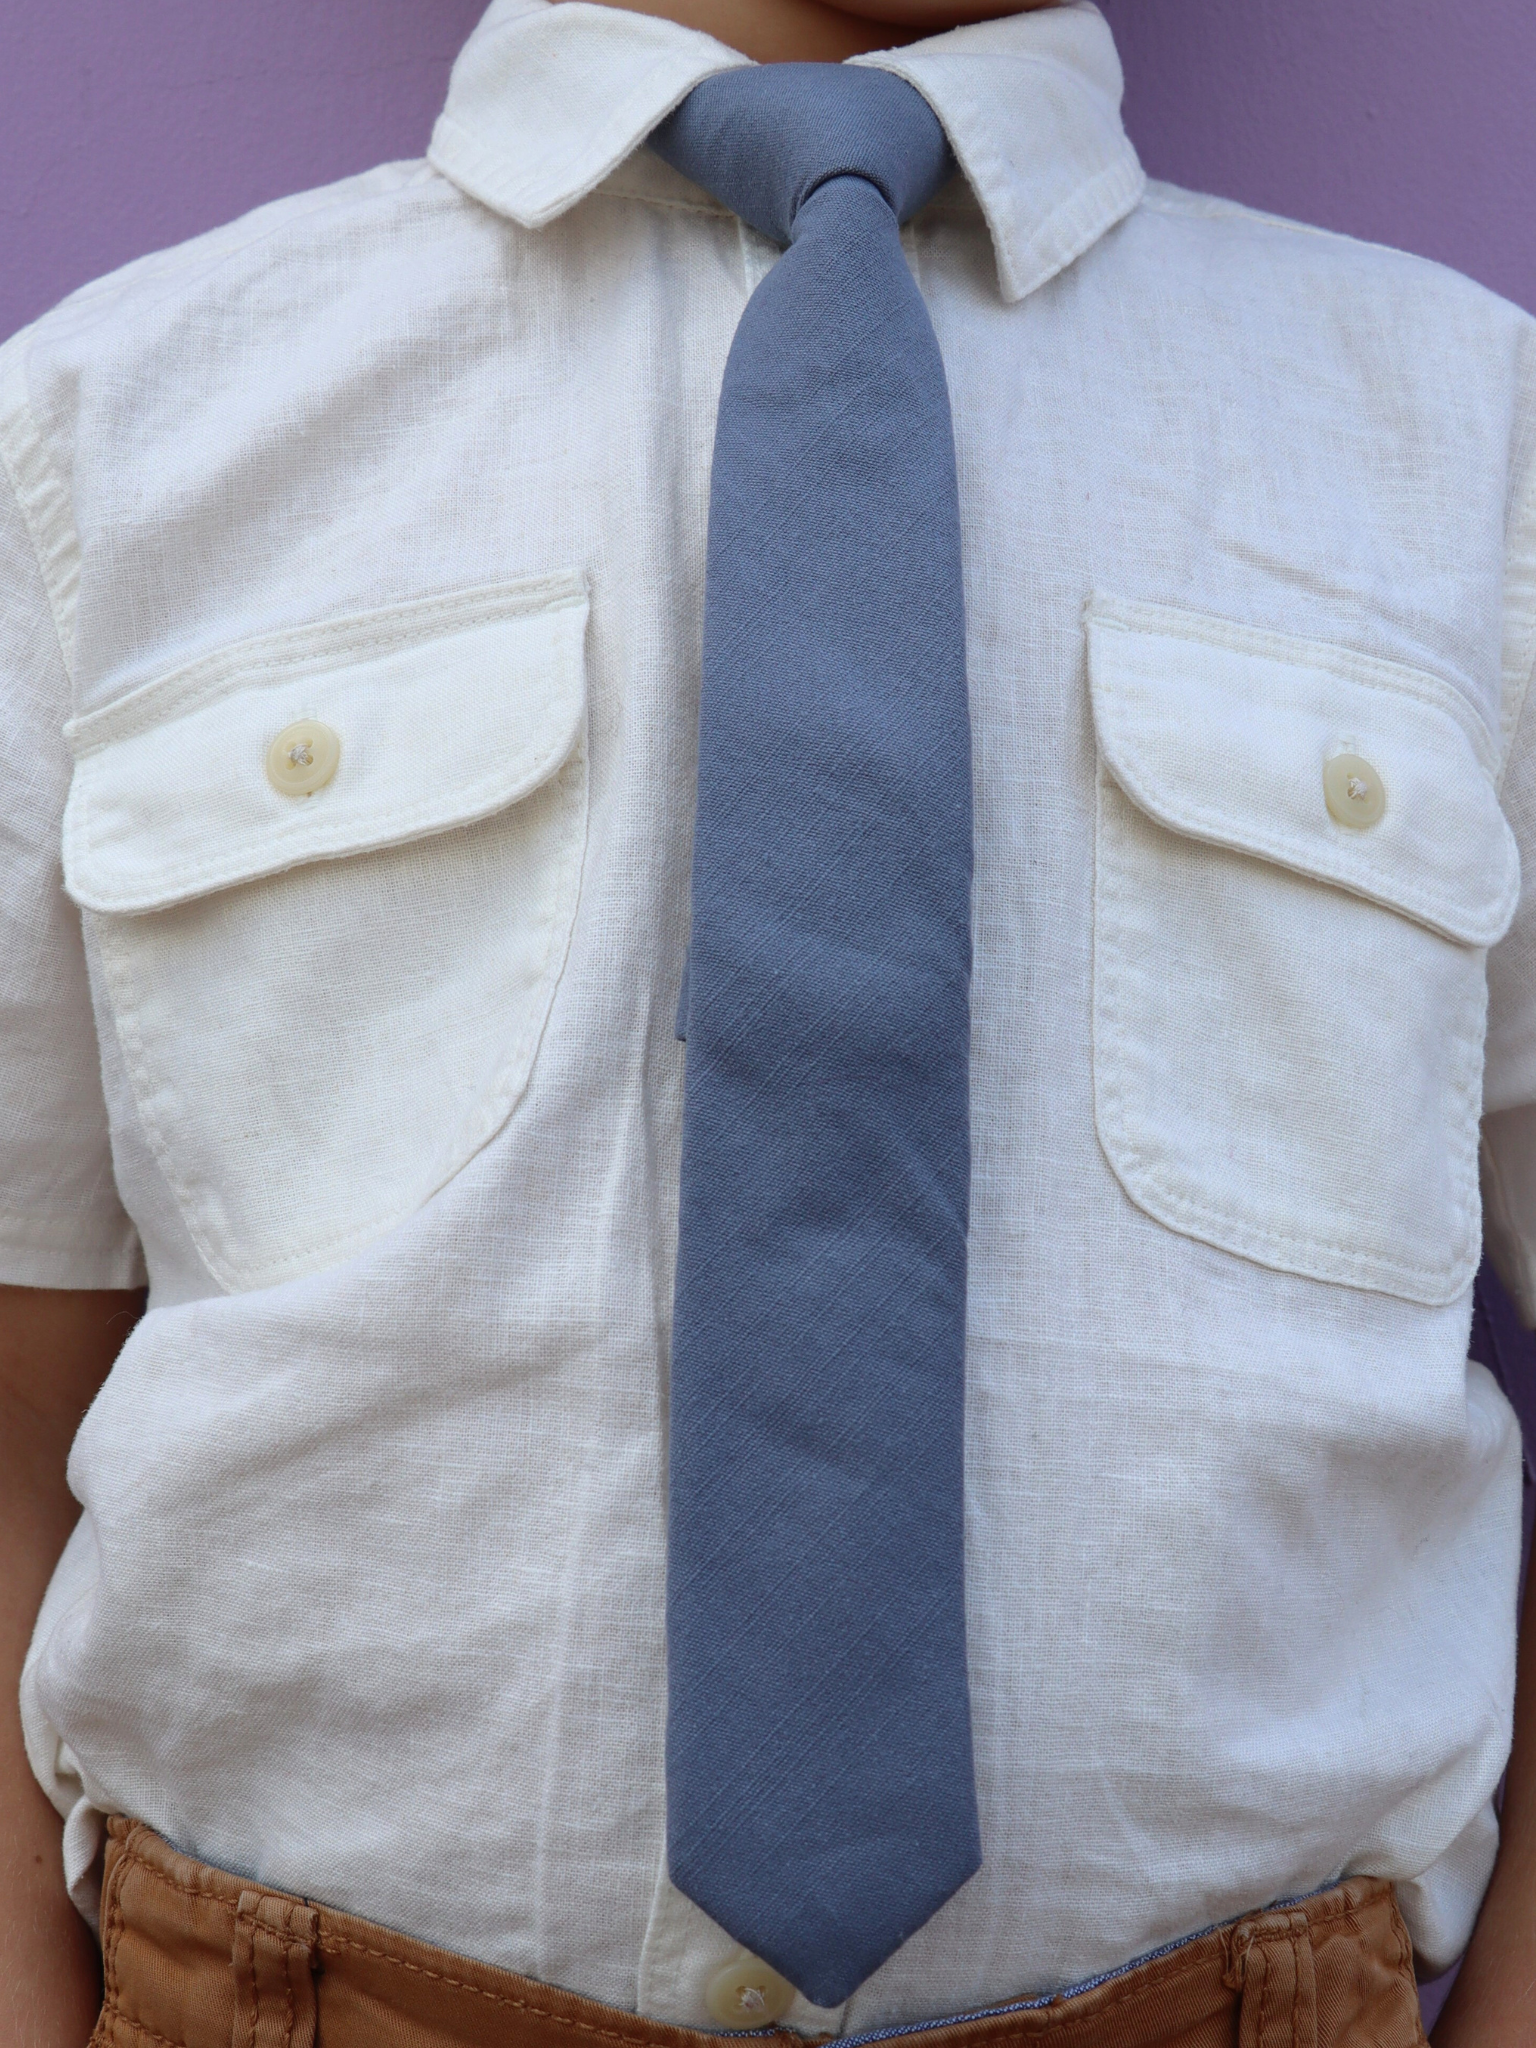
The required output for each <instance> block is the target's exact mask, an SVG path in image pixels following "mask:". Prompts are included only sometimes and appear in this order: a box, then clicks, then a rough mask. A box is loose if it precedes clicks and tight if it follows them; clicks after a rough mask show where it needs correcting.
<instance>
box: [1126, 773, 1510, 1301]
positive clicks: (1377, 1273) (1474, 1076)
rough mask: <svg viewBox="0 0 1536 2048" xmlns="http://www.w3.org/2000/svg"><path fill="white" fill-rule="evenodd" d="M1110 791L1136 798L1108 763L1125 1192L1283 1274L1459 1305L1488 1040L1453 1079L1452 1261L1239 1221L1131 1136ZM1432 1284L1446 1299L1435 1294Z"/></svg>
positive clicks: (1464, 1058)
mask: <svg viewBox="0 0 1536 2048" xmlns="http://www.w3.org/2000/svg"><path fill="white" fill-rule="evenodd" d="M1111 792H1112V794H1113V796H1114V797H1116V798H1118V799H1119V800H1120V801H1122V802H1125V803H1127V804H1128V803H1129V799H1128V798H1125V797H1123V796H1121V794H1120V792H1119V790H1118V789H1117V788H1116V787H1115V786H1114V784H1113V783H1112V782H1111V781H1110V778H1109V770H1108V765H1107V763H1104V762H1101V764H1100V777H1099V808H1098V821H1097V831H1096V834H1095V839H1096V854H1095V885H1094V906H1095V909H1094V934H1093V945H1094V973H1093V1063H1094V1100H1095V1121H1096V1123H1097V1125H1098V1129H1099V1135H1100V1139H1101V1142H1102V1143H1103V1145H1104V1150H1105V1153H1106V1155H1107V1156H1108V1158H1109V1161H1110V1164H1111V1166H1112V1167H1113V1169H1114V1172H1115V1175H1116V1177H1117V1179H1118V1180H1119V1181H1120V1183H1121V1185H1122V1187H1124V1188H1125V1190H1126V1193H1127V1194H1128V1195H1130V1197H1131V1199H1132V1200H1133V1201H1135V1202H1136V1203H1137V1205H1138V1206H1139V1207H1141V1208H1144V1209H1146V1210H1147V1211H1148V1212H1149V1213H1150V1214H1151V1215H1153V1216H1154V1217H1156V1218H1157V1220H1158V1221H1160V1222H1163V1223H1165V1224H1168V1225H1169V1226H1170V1227H1171V1228H1173V1229H1179V1230H1183V1231H1184V1233H1185V1234H1186V1235H1189V1236H1195V1237H1198V1238H1201V1239H1202V1241H1206V1242H1211V1243H1214V1244H1215V1245H1217V1247H1218V1248H1219V1249H1221V1250H1224V1251H1230V1252H1235V1253H1236V1254H1237V1255H1238V1256H1248V1257H1259V1255H1260V1252H1261V1250H1268V1252H1269V1253H1270V1256H1271V1258H1272V1259H1273V1260H1275V1261H1276V1262H1277V1263H1279V1264H1280V1266H1281V1270H1283V1271H1289V1272H1295V1271H1303V1272H1304V1273H1306V1274H1307V1275H1308V1276H1309V1277H1313V1278H1319V1279H1324V1280H1330V1281H1334V1282H1340V1281H1342V1282H1344V1284H1351V1283H1352V1284H1354V1285H1358V1286H1366V1287H1371V1286H1374V1287H1375V1288H1377V1289H1378V1290H1379V1291H1382V1292H1385V1293H1397V1294H1404V1295H1405V1296H1406V1298H1407V1299H1409V1300H1415V1301H1425V1300H1427V1301H1430V1302H1439V1301H1451V1300H1454V1299H1455V1298H1456V1296H1457V1295H1458V1294H1459V1293H1460V1292H1461V1289H1462V1288H1463V1287H1464V1286H1465V1284H1466V1282H1467V1281H1469V1280H1470V1279H1471V1277H1472V1273H1471V1268H1470V1264H1469V1262H1475V1258H1476V1248H1477V1237H1478V1233H1477V1229H1476V1214H1477V1209H1476V1203H1477V1139H1478V1129H1477V1116H1476V1109H1477V1103H1478V1097H1479V1094H1480V1084H1481V1058H1480V1054H1481V1034H1480V1032H1467V1031H1465V1030H1463V1031H1462V1033H1461V1034H1460V1037H1459V1039H1458V1040H1457V1041H1456V1053H1455V1056H1453V1058H1452V1060H1451V1062H1450V1063H1449V1066H1448V1071H1447V1076H1446V1129H1447V1132H1448V1136H1447V1141H1446V1161H1447V1166H1448V1169H1449V1171H1450V1180H1451V1188H1452V1196H1451V1214H1450V1218H1449V1221H1450V1224H1451V1226H1452V1235H1451V1255H1450V1256H1449V1257H1448V1258H1447V1259H1446V1260H1445V1261H1444V1262H1443V1263H1442V1264H1440V1265H1436V1266H1425V1267H1422V1268H1420V1267H1410V1266H1406V1265H1403V1264H1402V1263H1400V1262H1399V1261H1397V1260H1393V1259H1388V1258H1386V1257H1384V1256H1382V1255H1381V1254H1380V1253H1372V1252H1356V1251H1348V1250H1345V1249H1344V1248H1342V1247H1341V1246H1340V1245H1338V1244H1337V1242H1335V1241H1330V1240H1328V1239H1316V1238H1308V1237H1303V1236H1299V1235H1297V1234H1295V1233H1289V1232H1281V1231H1277V1230H1274V1229H1271V1228H1267V1227H1266V1226H1264V1225H1263V1224H1259V1223H1254V1222H1249V1221H1247V1220H1246V1219H1243V1218H1241V1217H1240V1216H1235V1215H1233V1214H1232V1213H1231V1212H1230V1211H1229V1210H1222V1209H1217V1208H1213V1207H1211V1206H1209V1204H1208V1202H1206V1201H1202V1200H1200V1199H1199V1198H1198V1197H1193V1196H1190V1195H1188V1194H1185V1193H1181V1192H1180V1191H1179V1190H1178V1189H1177V1188H1176V1187H1175V1186H1174V1185H1172V1184H1171V1183H1170V1182H1169V1181H1168V1180H1167V1179H1166V1178H1164V1177H1163V1174H1162V1173H1161V1171H1160V1170H1159V1168H1158V1167H1157V1166H1156V1165H1154V1164H1153V1163H1152V1161H1151V1160H1150V1159H1149V1157H1148V1154H1147V1153H1146V1151H1145V1150H1144V1148H1143V1146H1142V1145H1141V1144H1139V1143H1138V1142H1137V1141H1136V1140H1135V1139H1134V1138H1133V1137H1132V1136H1131V1112H1130V1107H1129V1102H1128V1097H1127V1092H1126V1088H1127V1084H1126V1079H1125V1067H1126V1052H1127V1049H1128V1048H1131V1049H1134V1047H1135V1046H1136V1045H1137V1043H1138V1042H1139V1041H1138V1034H1137V1033H1136V1032H1135V1031H1134V1030H1133V1029H1130V1028H1129V1027H1128V1023H1127V1013H1126V1010H1125V1007H1124V1004H1125V1000H1126V998H1125V991H1124V968H1125V966H1126V964H1127V956H1126V954H1125V952H1124V949H1123V947H1122V946H1121V944H1120V943H1119V942H1118V940H1117V939H1116V938H1115V937H1114V935H1113V927H1112V922H1111V913H1112V911H1113V909H1114V906H1115V904H1116V902H1117V900H1118V899H1119V896H1120V894H1121V887H1120V884H1121V879H1122V875H1123V873H1124V872H1125V871H1128V870H1130V869H1131V868H1133V866H1134V856H1133V855H1129V854H1128V853H1127V852H1126V849H1125V845H1124V841H1123V836H1122V835H1119V832H1118V828H1117V826H1116V825H1115V823H1114V822H1113V820H1112V819H1111V817H1110V816H1109V815H1108V813H1107V809H1106V803H1105V798H1106V794H1109V793H1111ZM1158 829H1162V828H1158ZM1117 856H1118V861H1117ZM1475 994H1476V996H1477V1002H1476V1005H1475V1006H1476V1007H1477V1009H1478V1011H1479V1013H1480V1015H1481V1014H1486V1006H1487V982H1486V976H1480V977H1479V982H1478V989H1477V991H1476V992H1475ZM1111 1048H1115V1049H1117V1050H1118V1052H1119V1055H1120V1057H1119V1058H1118V1060H1117V1059H1115V1058H1114V1057H1113V1056H1112V1051H1111ZM1469 1111H1470V1114H1469V1113H1468V1112H1469ZM1457 1191H1459V1195H1460V1199H1459V1200H1458V1199H1457ZM1196 1226H1203V1227H1196ZM1298 1258H1305V1259H1307V1260H1308V1261H1309V1264H1308V1265H1307V1266H1306V1267H1304V1268H1299V1267H1298V1266H1297V1265H1296V1263H1295V1261H1296V1260H1297V1259H1298ZM1261 1263H1262V1259H1261ZM1427 1286H1434V1287H1436V1288H1437V1289H1439V1290H1443V1291H1441V1292H1439V1293H1437V1294H1435V1295H1432V1296H1426V1293H1425V1289H1426V1287H1427Z"/></svg>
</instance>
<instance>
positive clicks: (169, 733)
mask: <svg viewBox="0 0 1536 2048" xmlns="http://www.w3.org/2000/svg"><path fill="white" fill-rule="evenodd" d="M586 617H587V597H586V589H585V585H584V583H583V582H582V579H581V578H580V577H579V576H575V575H561V576H543V577H537V578H525V579H523V580H521V581H519V582H515V583H503V584H496V585H490V586H486V587H483V588H479V589H475V590H468V591H461V592H458V593H456V594H454V595H452V596H449V597H434V598H423V599H419V600H417V601H415V602H412V603H408V604H401V605H391V606H388V607H386V608H384V609H382V610H378V611H372V612H366V613H360V614H355V615H353V616H352V617H349V618H346V619H338V620H331V621H327V622H325V623H323V624H320V625H315V626H305V627H300V628H297V629H295V630H292V631H287V632H281V633H273V634H268V635H266V636H264V637H263V638H261V639H255V640H248V641H245V642H243V643H242V644H241V645H239V646H236V647H231V648H226V649H223V650H221V651H220V652H219V653H217V654H213V655H209V656H207V657H205V658H204V659H202V660H200V661H197V662H194V663H192V664H191V665H190V666H189V667H186V668H183V669H179V670H177V671H176V672H175V673H174V674H171V675H168V676H163V677H161V678H159V679H157V680H156V681H154V682H152V683H147V684H145V685H143V686H142V687H141V688H139V689H137V690H134V691H132V692H131V693H130V694H129V695H127V696H126V697H123V698H121V699H120V700H119V701H118V702H117V703H115V704H110V705H107V706H105V707H104V708H103V709H101V710H99V711H92V712H89V713H87V714H86V715H85V716H84V717H82V718H77V719H75V720H73V721H72V722H71V723H70V724H69V725H68V726H66V727H65V736H66V738H67V739H68V740H69V743H70V745H71V747H72V748H73V750H74V754H75V775H74V781H73V783H72V785H71V788H70V794H69V802H68V805H67V808H66V810H65V815H64V881H65V887H66V888H67V889H68V891H69V893H70V895H71V896H72V897H73V898H74V899H75V901H76V902H77V903H79V904H81V905H82V906H83V907H84V908H86V909H87V910H97V911H109V912H117V913H120V914H121V913H135V912H142V911H149V910H161V909H164V908H166V907H168V906H169V905H171V904H173V903H183V902H186V901H188V900H190V899H191V898H193V897H197V896H203V895H206V894H208V893H210V892H211V891H213V890H215V889H224V888H228V887H230V886H231V885H233V884H235V883H239V882H249V881H254V880H255V879H256V878H257V877H258V876H262V875H272V874H277V873H279V872H281V871H282V870H283V869H285V868H293V867H299V866H301V865H303V864H304V863H305V862H308V861H317V860H330V859H334V858H336V857H337V856H339V855H343V854H351V853H360V852H363V851H365V850H367V849H371V848H376V847H384V846H394V845H399V844H401V843H403V842H405V841H407V840H412V839H422V838H426V837H428V836H429V835H430V834H433V833H437V832H443V831H446V830H448V829H449V828H450V827H453V826H457V825H465V824H469V823H471V822H472V821H473V820H475V819H477V818H485V817H489V816H490V815H491V814H492V813H493V812H496V811H499V810H502V809H504V808H505V807H506V806H507V805H508V804H511V803H515V802H516V801H517V800H518V799H519V798H521V797H524V796H526V795H528V794H529V793H530V792H531V791H533V790H535V789H537V788H538V787H539V786H540V785H541V784H542V783H544V782H547V781H548V780H549V778H550V777H551V776H552V775H554V774H555V772H556V771H557V770H558V769H559V768H560V766H561V764H562V763H563V762H564V761H565V760H566V758H567V757H568V755H569V754H570V752H571V750H572V748H573V747H574V746H575V744H576V740H577V737H578V735H579V734H580V731H581V727H582V719H583V714H584V680H583V679H584V667H583V660H582V642H583V637H584V634H585V630H586ZM300 719H313V720H319V721H322V722H323V723H324V724H325V725H326V726H328V727H330V729H331V731H332V732H333V733H335V734H336V736H337V737H338V739H339V741H340V756H339V760H338V763H337V767H336V770H335V773H334V775H333V776H332V777H331V779H330V781H329V782H327V783H326V784H325V786H324V787H323V788H321V789H318V790H316V791H315V792H314V793H313V794H312V795H308V796H294V795H289V794H287V793H285V792H283V791H280V790H278V789H276V788H275V787H274V786H273V784H272V782H271V781H270V780H269V778H268V775H267V766H266V763H267V752H268V749H269V747H270V746H271V745H272V742H273V741H274V740H275V739H276V737H277V736H278V734H279V733H281V732H282V731H283V730H284V728H285V727H287V726H288V725H290V724H293V723H294V722H296V721H297V720H300Z"/></svg>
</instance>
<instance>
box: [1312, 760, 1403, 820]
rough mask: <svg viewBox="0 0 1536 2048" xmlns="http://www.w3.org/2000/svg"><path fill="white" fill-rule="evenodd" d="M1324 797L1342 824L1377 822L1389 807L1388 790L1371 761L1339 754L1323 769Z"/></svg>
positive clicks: (1331, 812)
mask: <svg viewBox="0 0 1536 2048" xmlns="http://www.w3.org/2000/svg"><path fill="white" fill-rule="evenodd" d="M1323 798H1324V801H1325V802H1326V803H1327V805H1328V811H1329V815H1330V816H1331V817H1335V818H1337V819H1338V821H1339V823H1340V824H1341V825H1354V826H1357V827H1359V826H1364V825H1374V824H1375V822H1376V820H1377V819H1378V818H1379V817H1380V816H1381V814H1382V812H1383V811H1384V810H1385V809H1386V808H1387V792H1386V787H1385V785H1384V784H1383V782H1382V779H1381V777H1380V776H1379V775H1378V774H1377V773H1376V770H1375V769H1374V768H1373V767H1372V766H1371V764H1370V762H1369V761H1362V760H1361V758H1360V756H1359V755H1358V754H1335V755H1334V757H1333V759H1332V760H1331V761H1330V762H1328V763H1327V765H1326V766H1325V767H1324V769H1323Z"/></svg>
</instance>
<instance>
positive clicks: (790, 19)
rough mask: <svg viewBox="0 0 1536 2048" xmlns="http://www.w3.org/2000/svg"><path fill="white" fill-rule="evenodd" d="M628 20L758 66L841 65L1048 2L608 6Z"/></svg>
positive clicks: (763, 1)
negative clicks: (693, 32) (694, 33)
mask: <svg viewBox="0 0 1536 2048" xmlns="http://www.w3.org/2000/svg"><path fill="white" fill-rule="evenodd" d="M607 4H608V5H609V6H617V7H625V8H628V9H629V11H630V12H631V13H634V14H656V15H660V16H661V17H662V19H663V20H665V21H676V22H681V24H682V25H683V27H684V28H696V29H702V30H703V31H704V32H705V34H707V35H712V36H714V37H715V38H716V40H717V41H719V42H722V43H727V44H729V45H730V47H731V48H732V49H733V50H740V51H741V52H742V54H743V55H744V56H747V57H753V58H755V59H756V60H757V62H758V63H759V64H782V63H813V64H818V63H819V64H840V63H842V61H843V60H844V58H846V57H857V56H861V55H862V54H863V52H864V51H866V50H889V49H892V48H894V47H895V46H896V45H897V44H898V43H912V42H916V41H918V40H919V38H920V37H922V36H930V35H935V34H937V33H938V31H939V30H940V29H945V28H955V27H958V26H959V24H960V23H961V22H964V21H985V20H988V19H990V18H991V17H992V16H994V15H999V14H1022V13H1025V12H1027V11H1028V10H1030V9H1031V8H1035V7H1041V6H1052V5H1054V4H1055V0H974V4H972V5H966V4H964V0H955V4H946V0H843V4H842V5H839V6H831V5H828V4H827V0H607Z"/></svg>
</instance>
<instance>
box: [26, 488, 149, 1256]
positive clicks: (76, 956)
mask: <svg viewBox="0 0 1536 2048" xmlns="http://www.w3.org/2000/svg"><path fill="white" fill-rule="evenodd" d="M68 715H69V694H68V678H67V676H66V673H65V669H64V662H63V658H62V655H61V653H60V649H59V641H58V635H57V633H56V631H55V628H54V622H53V614H52V611H51V609H50V606H49V602H48V595H47V591H46V589H45V587H44V583H43V579H42V575H41V572H40V570H39V567H38V561H37V556H36V554H35V553H34V551H33V547H32V542H31V538H30V535H29V532H28V529H27V525H26V522H25V520H24V518H23V516H22V513H21V510H20V507H19V505H18V502H17V498H16V494H15V491H14V489H13V486H12V482H11V479H10V477H9V475H8V472H7V470H6V468H5V467H3V466H0V1282H6V1283H9V1284H10V1285H13V1286H22V1287H81V1288H94V1287H132V1286H136V1285H138V1284H139V1283H140V1282H141V1281H142V1278H143V1264H142V1259H141V1255H140V1251H139V1245H138V1240H137V1237H136V1235H135V1233H134V1229H133V1225H132V1223H131V1222H130V1220H129V1218H128V1216H127V1215H126V1213H125V1212H124V1209H123V1206H122V1203H121V1202H120V1200H119V1199H118V1194H117V1188H116V1185H115V1183H114V1181H113V1178H112V1158H111V1147H110V1144H109V1141H108V1131H107V1111H106V1104H105V1101H104V1099H103V1094H102V1083H101V1061H100V1055H99V1051H98V1047H97V1041H96V1029H95V1022H94V1018H93V1015H92V1009H91V999H90V989H89V985H88V983H87V979H86V968H85V955H84V948H83V945H82V942H81V933H80V917H79V913H78V912H77V911H76V909H75V907H74V905H73V904H72V903H71V902H70V901H69V899H68V897H67V896H66V895H65V894H64V885H63V877H62V873H61V870H60V859H59V835H60V820H61V817H62V813H63V806H64V798H65V794H66V792H67V790H68V787H69V772H70V768H69V752H68V748H67V746H66V744H65V741H64V738H63V725H64V721H65V719H66V718H67V717H68Z"/></svg>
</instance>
